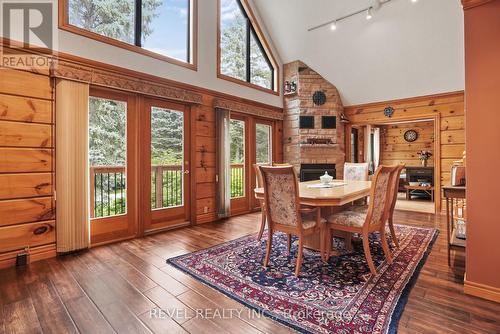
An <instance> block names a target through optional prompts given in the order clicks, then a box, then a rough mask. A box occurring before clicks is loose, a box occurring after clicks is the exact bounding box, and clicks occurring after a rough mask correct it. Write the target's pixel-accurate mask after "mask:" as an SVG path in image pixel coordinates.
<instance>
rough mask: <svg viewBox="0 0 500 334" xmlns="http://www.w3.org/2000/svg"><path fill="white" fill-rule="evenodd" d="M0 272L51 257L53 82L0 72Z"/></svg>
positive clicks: (27, 74) (53, 234)
mask: <svg viewBox="0 0 500 334" xmlns="http://www.w3.org/2000/svg"><path fill="white" fill-rule="evenodd" d="M0 76H1V78H2V79H1V80H0V268H1V267H7V266H11V265H13V264H14V263H15V261H16V255H17V254H18V253H19V252H22V251H23V250H24V249H28V248H29V251H28V252H29V254H30V260H36V259H41V258H46V257H51V256H54V255H55V241H56V231H55V228H56V224H55V201H54V163H55V161H54V144H55V143H54V135H53V133H54V114H53V85H52V80H51V79H50V78H49V77H48V76H46V75H41V74H35V73H30V72H25V71H16V70H12V69H5V68H1V69H0Z"/></svg>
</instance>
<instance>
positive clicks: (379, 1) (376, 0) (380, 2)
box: [307, 0, 418, 31]
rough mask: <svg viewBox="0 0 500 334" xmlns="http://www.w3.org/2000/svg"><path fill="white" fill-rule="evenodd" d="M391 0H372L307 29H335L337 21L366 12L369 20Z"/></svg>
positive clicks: (413, 0) (414, 1)
mask: <svg viewBox="0 0 500 334" xmlns="http://www.w3.org/2000/svg"><path fill="white" fill-rule="evenodd" d="M391 1H393V0H373V1H372V5H371V6H370V7H368V8H363V9H360V10H358V11H357V12H354V13H351V14H347V15H344V16H342V17H339V18H336V19H333V20H330V21H328V22H325V23H322V24H319V25H317V26H314V27H311V28H309V29H307V31H313V30H316V29H320V28H323V27H325V26H330V29H331V30H337V23H339V22H340V21H343V20H345V19H348V18H350V17H352V16H355V15H358V14H363V13H365V14H366V19H367V20H371V19H372V18H373V14H374V12H375V11H377V10H379V9H380V8H381V7H383V6H384V5H386V4H387V3H389V2H391ZM411 2H412V3H416V2H418V0H411Z"/></svg>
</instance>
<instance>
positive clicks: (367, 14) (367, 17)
mask: <svg viewBox="0 0 500 334" xmlns="http://www.w3.org/2000/svg"><path fill="white" fill-rule="evenodd" d="M372 17H373V13H372V7H370V8H368V10H367V11H366V19H367V20H371V19H372Z"/></svg>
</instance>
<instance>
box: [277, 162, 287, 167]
mask: <svg viewBox="0 0 500 334" xmlns="http://www.w3.org/2000/svg"><path fill="white" fill-rule="evenodd" d="M273 166H274V167H288V166H291V165H290V164H289V163H286V162H285V163H277V162H273Z"/></svg>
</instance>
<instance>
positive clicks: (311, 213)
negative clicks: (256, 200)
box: [259, 166, 325, 276]
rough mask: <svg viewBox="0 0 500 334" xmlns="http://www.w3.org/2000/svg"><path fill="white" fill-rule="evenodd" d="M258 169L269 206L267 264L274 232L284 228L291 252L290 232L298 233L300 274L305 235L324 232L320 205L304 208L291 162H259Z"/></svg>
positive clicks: (266, 263)
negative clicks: (274, 164)
mask: <svg viewBox="0 0 500 334" xmlns="http://www.w3.org/2000/svg"><path fill="white" fill-rule="evenodd" d="M259 169H260V171H261V173H262V181H263V184H264V202H265V203H264V205H265V207H266V217H267V222H268V234H269V237H268V240H267V248H266V256H265V258H264V267H267V266H268V264H269V257H270V255H271V249H272V244H273V233H274V232H276V231H281V232H284V233H286V234H287V235H288V243H287V246H288V252H290V248H291V238H290V235H296V236H297V237H298V238H299V245H298V253H297V263H296V266H295V276H299V274H300V268H301V266H302V254H303V251H304V237H306V236H308V235H311V234H314V233H321V229H322V228H323V227H324V226H322V225H323V223H324V222H325V221H324V220H322V218H321V212H320V209H319V208H301V206H300V201H299V185H298V182H297V174H296V172H295V169H294V168H293V167H292V166H287V167H266V166H259ZM321 249H324V238H321Z"/></svg>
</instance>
